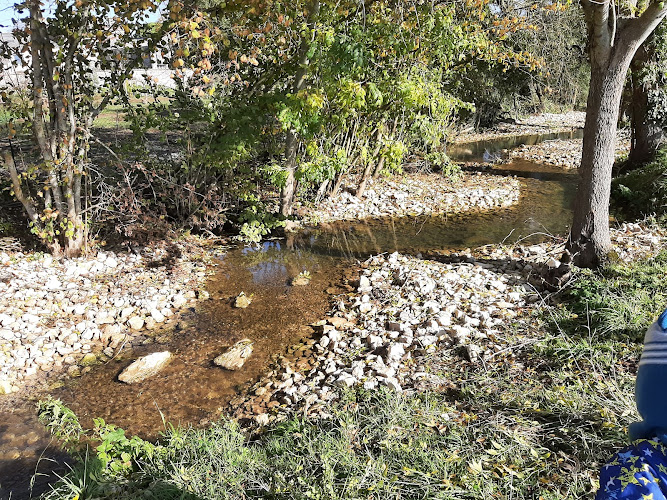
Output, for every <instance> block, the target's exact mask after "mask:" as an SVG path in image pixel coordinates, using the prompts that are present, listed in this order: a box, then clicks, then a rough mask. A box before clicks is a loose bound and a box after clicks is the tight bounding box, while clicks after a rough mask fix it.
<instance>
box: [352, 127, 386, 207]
mask: <svg viewBox="0 0 667 500" xmlns="http://www.w3.org/2000/svg"><path fill="white" fill-rule="evenodd" d="M381 148H382V125H378V131H377V133H376V134H375V150H374V151H373V156H372V157H371V158H369V159H368V163H367V164H366V168H365V169H364V172H363V173H362V174H361V180H360V181H359V185H358V187H357V193H356V196H357V198H359V199H361V197H362V196H363V195H364V191H366V185H367V184H368V180H369V179H370V178H371V175H372V174H373V173H374V171H375V169H374V168H373V167H375V163H374V161H375V158H377V157H378V156H379V155H380V149H381Z"/></svg>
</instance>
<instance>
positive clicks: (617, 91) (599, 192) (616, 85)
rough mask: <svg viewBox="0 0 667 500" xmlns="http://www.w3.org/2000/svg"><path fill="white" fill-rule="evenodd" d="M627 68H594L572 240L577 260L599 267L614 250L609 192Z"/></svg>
mask: <svg viewBox="0 0 667 500" xmlns="http://www.w3.org/2000/svg"><path fill="white" fill-rule="evenodd" d="M626 71H627V68H626V70H625V71H624V70H623V68H622V67H621V68H619V67H615V68H609V67H607V68H601V67H596V68H592V69H591V81H590V91H589V94H588V104H587V112H586V124H585V126H584V145H583V152H582V159H581V167H580V175H581V179H580V182H579V188H578V190H577V197H576V199H575V207H574V220H573V222H572V230H571V232H570V239H569V241H568V250H569V251H570V253H571V254H572V255H573V257H574V263H575V264H576V265H578V266H582V267H597V266H598V265H599V263H600V261H601V259H603V258H604V256H606V255H607V254H608V253H609V251H610V250H611V238H610V235H609V194H610V186H611V171H612V167H613V166H614V154H615V150H616V128H617V123H618V113H619V106H620V102H621V94H622V92H623V84H624V83H625V72H626Z"/></svg>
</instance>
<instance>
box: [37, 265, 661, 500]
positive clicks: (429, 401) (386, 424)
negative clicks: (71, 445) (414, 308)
mask: <svg viewBox="0 0 667 500" xmlns="http://www.w3.org/2000/svg"><path fill="white" fill-rule="evenodd" d="M666 273H667V253H663V254H661V255H659V256H658V257H656V258H654V259H649V260H643V261H639V262H636V263H633V264H615V265H612V266H610V267H608V268H605V269H603V270H601V271H599V272H597V273H592V272H587V271H586V272H584V271H582V272H581V273H580V274H579V275H578V279H577V282H576V284H575V285H574V286H573V287H572V288H571V289H570V290H569V291H567V292H566V293H565V294H564V295H563V296H561V297H560V300H561V304H560V305H559V306H554V307H549V308H545V309H544V310H542V311H540V312H535V313H527V314H524V315H523V316H522V317H520V318H519V319H518V321H517V322H516V323H515V324H514V325H512V326H509V327H508V328H506V329H505V330H504V331H503V332H501V333H500V334H499V338H498V339H495V340H494V342H497V343H499V344H501V347H502V352H504V353H505V354H504V355H498V356H497V357H494V358H493V359H490V360H486V361H485V362H477V363H464V362H463V361H462V360H461V358H460V357H458V356H457V355H455V354H454V353H451V352H450V353H446V354H445V355H441V354H439V355H432V356H431V357H430V358H428V359H427V361H426V363H425V364H426V370H427V371H431V372H432V373H435V374H439V375H441V377H442V378H443V380H445V382H444V383H443V384H442V385H438V386H434V387H432V388H431V390H428V391H423V392H416V393H410V394H396V393H391V392H383V391H377V392H373V393H368V392H365V391H362V390H358V391H356V392H350V393H347V394H346V395H345V396H344V398H343V400H342V401H341V402H340V403H339V404H337V405H336V406H335V407H333V408H332V409H331V412H332V415H333V416H332V418H330V419H328V420H309V419H304V418H303V417H294V418H292V419H289V420H288V421H286V422H283V423H281V424H277V425H275V426H273V427H271V428H270V429H269V430H268V431H267V432H266V433H264V434H262V435H260V436H259V437H255V438H253V439H250V438H248V437H247V436H246V435H245V434H244V432H243V430H242V429H240V428H239V427H238V425H237V424H235V423H234V422H230V421H228V420H224V419H223V420H221V421H219V422H217V423H215V424H213V425H212V426H211V427H210V428H209V429H199V430H197V429H174V428H169V430H168V431H167V432H165V434H164V436H163V437H162V439H161V440H160V441H159V443H158V444H157V445H154V446H153V445H148V444H144V443H142V442H141V441H140V440H136V438H133V439H128V438H125V436H124V433H121V431H120V430H118V429H115V428H111V430H109V429H108V428H107V427H108V426H107V427H105V426H104V425H102V426H101V427H100V426H99V425H98V427H97V428H96V430H94V431H93V432H92V434H91V433H88V439H91V440H92V441H93V442H94V441H97V442H101V443H102V445H104V446H103V447H102V448H93V449H92V451H89V452H88V454H85V453H83V454H79V462H78V465H77V466H76V467H75V468H74V470H73V471H72V472H71V473H70V474H68V475H67V476H65V478H64V479H63V481H61V483H59V484H58V485H57V486H56V487H55V489H54V490H53V491H52V492H50V493H49V494H46V495H45V497H44V498H46V499H49V500H51V499H61V498H62V499H65V498H73V497H75V495H79V498H80V499H83V498H100V499H111V498H114V499H115V498H118V499H131V498H147V499H156V500H157V499H177V498H178V499H348V498H355V499H464V498H479V499H486V498H499V499H504V498H512V499H536V498H543V499H560V498H583V497H591V496H592V494H593V492H594V491H595V490H596V489H597V478H598V474H599V470H600V467H601V466H602V465H603V464H604V463H605V461H606V460H607V459H608V458H609V457H610V456H611V455H612V454H613V453H614V452H615V451H617V450H618V449H619V448H620V447H622V446H624V445H625V443H626V442H627V437H626V431H627V426H628V425H629V424H630V423H631V422H632V421H634V420H636V419H637V414H636V409H635V403H634V397H633V386H634V371H635V368H636V363H637V360H638V358H639V354H640V351H641V334H642V333H643V331H644V330H645V328H646V326H648V323H650V321H652V320H653V317H654V316H655V314H657V312H659V310H660V309H661V308H662V307H663V306H664V303H665V299H666V298H667V297H666V296H665V293H664V290H663V289H661V279H663V278H664V276H665V275H667V274H666ZM662 288H664V286H662ZM49 415H55V416H56V417H53V418H51V417H49ZM63 415H66V416H67V418H65V419H64V418H62V416H63ZM58 416H60V418H58ZM70 417H71V415H69V414H67V413H65V412H63V411H53V410H50V413H47V415H46V416H45V417H43V418H44V419H45V421H46V422H47V423H49V422H52V421H55V422H56V424H54V425H51V428H52V430H54V431H57V430H58V428H59V427H60V424H58V422H65V426H66V427H68V426H70V427H73V428H74V429H77V427H76V424H73V423H72V422H71V421H70ZM77 432H78V430H77ZM66 435H67V436H71V433H69V434H66ZM94 446H99V445H97V444H95V445H94ZM100 453H103V454H102V455H101V456H100ZM114 464H115V465H114Z"/></svg>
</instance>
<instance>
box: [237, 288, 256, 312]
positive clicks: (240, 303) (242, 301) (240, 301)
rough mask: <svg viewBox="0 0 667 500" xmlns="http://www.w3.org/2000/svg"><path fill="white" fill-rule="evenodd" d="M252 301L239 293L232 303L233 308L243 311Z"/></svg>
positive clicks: (242, 293)
mask: <svg viewBox="0 0 667 500" xmlns="http://www.w3.org/2000/svg"><path fill="white" fill-rule="evenodd" d="M251 302H252V299H251V298H250V297H248V296H247V295H246V294H245V293H244V292H241V293H239V294H238V295H237V297H236V300H235V301H234V307H237V308H239V309H245V308H246V307H248V306H249V305H250V303H251Z"/></svg>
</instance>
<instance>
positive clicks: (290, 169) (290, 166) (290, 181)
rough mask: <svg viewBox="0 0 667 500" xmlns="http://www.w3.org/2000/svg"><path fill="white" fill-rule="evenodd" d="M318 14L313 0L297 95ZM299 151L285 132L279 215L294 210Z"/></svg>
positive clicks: (316, 1) (316, 0)
mask: <svg viewBox="0 0 667 500" xmlns="http://www.w3.org/2000/svg"><path fill="white" fill-rule="evenodd" d="M319 14H320V0H313V2H312V4H311V6H310V8H309V9H308V21H307V22H308V25H309V26H310V27H311V29H312V30H313V33H312V34H311V36H310V38H303V39H302V40H301V47H299V52H300V56H299V67H298V69H297V70H296V74H295V75H294V84H293V85H292V92H293V93H294V94H297V93H298V92H299V91H300V90H301V89H303V85H304V83H305V81H306V74H307V73H308V64H309V60H308V52H309V50H310V46H311V45H312V44H313V42H314V41H315V31H314V27H315V22H316V20H317V17H318V16H319ZM298 149H299V140H298V137H297V135H296V131H295V130H292V129H290V130H288V131H287V139H286V141H285V161H286V165H285V168H286V169H287V179H286V181H285V186H284V187H283V188H282V190H281V192H280V213H281V215H284V216H288V215H292V211H293V210H294V194H295V193H296V178H295V175H294V172H295V170H296V155H297V151H298Z"/></svg>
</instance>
